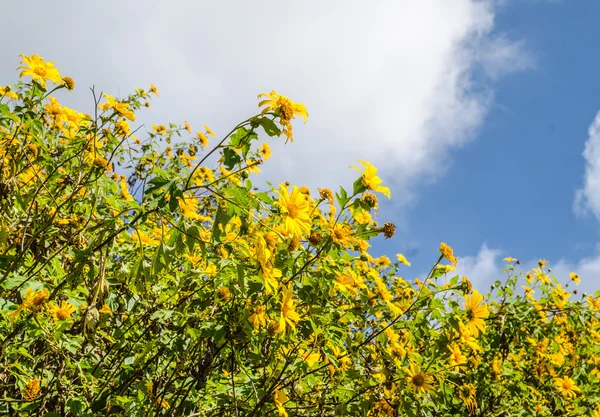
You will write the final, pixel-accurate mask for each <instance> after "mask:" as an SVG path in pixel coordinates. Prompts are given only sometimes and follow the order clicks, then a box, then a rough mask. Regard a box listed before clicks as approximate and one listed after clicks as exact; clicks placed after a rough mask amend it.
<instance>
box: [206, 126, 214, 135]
mask: <svg viewBox="0 0 600 417" xmlns="http://www.w3.org/2000/svg"><path fill="white" fill-rule="evenodd" d="M204 129H206V134H207V135H210V136H216V135H215V132H213V131H212V130H210V127H208V125H204Z"/></svg>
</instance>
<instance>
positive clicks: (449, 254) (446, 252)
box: [439, 242, 458, 266]
mask: <svg viewBox="0 0 600 417" xmlns="http://www.w3.org/2000/svg"><path fill="white" fill-rule="evenodd" d="M439 251H440V252H441V253H442V255H443V256H444V258H446V259H447V260H448V262H452V264H453V265H454V266H456V264H457V263H458V259H457V258H456V257H455V256H454V251H453V250H452V248H451V247H450V246H448V245H446V244H445V243H444V242H442V243H440V249H439Z"/></svg>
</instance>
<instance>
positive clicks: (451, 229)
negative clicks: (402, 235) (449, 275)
mask: <svg viewBox="0 0 600 417" xmlns="http://www.w3.org/2000/svg"><path fill="white" fill-rule="evenodd" d="M598 16H600V3H598V2H595V1H563V2H558V3H551V2H535V3H534V2H531V3H522V2H513V3H509V4H507V5H506V7H504V8H500V9H499V11H498V14H497V15H496V18H497V21H496V28H497V30H499V31H504V32H507V33H510V35H511V36H514V37H516V38H519V39H522V40H524V41H525V43H526V45H527V50H528V53H529V54H531V56H532V57H533V59H534V66H533V68H530V69H526V70H523V71H519V72H517V73H513V74H510V75H509V76H507V77H505V78H503V79H502V80H499V81H498V82H497V83H496V88H495V102H494V105H493V106H492V108H491V110H490V112H489V114H488V116H487V118H486V120H485V122H484V123H483V124H482V126H481V129H480V130H479V132H478V134H477V138H476V140H474V141H473V142H471V143H469V144H468V145H466V146H465V147H464V148H463V149H460V150H458V151H456V152H455V154H454V157H453V161H452V165H451V167H450V169H448V170H447V172H446V173H445V174H444V175H443V176H441V177H440V178H438V179H437V181H436V183H435V184H431V185H428V186H424V187H422V188H421V189H420V193H419V200H418V202H417V203H416V204H414V205H413V206H412V207H411V208H410V209H409V213H408V215H407V217H406V219H405V220H406V221H407V222H408V224H409V230H408V231H407V232H406V233H407V235H408V236H409V237H410V239H409V241H410V242H411V243H410V244H407V245H406V248H407V249H404V248H403V247H402V246H404V245H402V244H400V248H401V250H405V251H406V252H407V253H409V254H412V256H411V257H410V258H411V259H410V260H411V261H412V262H413V267H414V269H415V270H416V271H422V270H425V269H426V268H427V267H428V266H429V265H430V264H431V262H432V261H434V260H435V257H436V254H435V253H434V251H435V249H436V248H437V246H438V245H439V241H440V239H442V240H444V241H446V242H448V243H449V244H451V245H452V246H453V248H454V250H455V252H456V253H457V254H458V255H459V256H460V255H463V256H473V254H476V253H478V251H479V250H480V249H481V246H482V244H484V243H486V244H487V246H488V247H493V248H495V249H499V250H500V251H501V255H502V257H504V256H513V257H516V258H518V259H521V260H524V261H525V260H533V259H537V258H544V259H549V260H550V261H551V264H552V263H556V262H557V261H559V260H563V261H566V262H568V263H571V264H576V263H577V262H578V261H579V260H580V259H582V258H585V257H593V256H595V255H596V254H597V251H596V245H597V242H598V237H599V233H598V232H599V228H598V221H597V220H596V218H595V217H594V216H593V215H588V216H585V217H581V216H576V215H575V213H574V210H573V202H574V196H575V190H576V189H578V188H581V186H582V181H583V175H584V158H583V156H582V152H583V150H584V146H585V142H586V141H587V139H588V127H589V125H590V124H591V122H592V120H593V119H594V116H595V115H596V113H597V111H598V110H599V109H600V84H599V83H598V81H597V80H598V74H599V73H600V58H599V57H598V56H597V55H596V54H595V53H594V52H593V51H594V50H595V46H596V40H597V39H598V38H600V25H598V24H597V18H598ZM392 245H393V244H392V243H391V241H389V242H385V243H382V242H381V241H380V242H378V245H377V248H378V249H379V248H381V249H382V250H384V251H386V252H387V253H388V254H389V255H390V256H392V255H393V254H394V253H395V252H394V251H395V249H396V248H392V247H391V246H392ZM390 249H391V250H390ZM415 249H418V251H416V253H415ZM500 258H501V257H500V254H499V256H498V260H500ZM499 264H500V265H501V262H500V263H499ZM407 275H408V276H410V273H407ZM583 279H584V280H587V281H588V284H589V286H588V285H586V288H588V289H600V276H585V277H583ZM590 281H591V282H590Z"/></svg>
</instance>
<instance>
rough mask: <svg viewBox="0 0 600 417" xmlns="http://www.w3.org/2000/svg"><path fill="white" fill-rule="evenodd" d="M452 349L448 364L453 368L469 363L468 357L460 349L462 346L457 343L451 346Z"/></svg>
mask: <svg viewBox="0 0 600 417" xmlns="http://www.w3.org/2000/svg"><path fill="white" fill-rule="evenodd" d="M449 349H450V358H449V359H448V365H449V366H450V367H451V368H454V367H460V366H461V365H464V364H466V363H467V357H466V356H465V355H463V353H462V352H461V350H460V347H459V346H458V345H456V344H453V345H452V346H450V347H449Z"/></svg>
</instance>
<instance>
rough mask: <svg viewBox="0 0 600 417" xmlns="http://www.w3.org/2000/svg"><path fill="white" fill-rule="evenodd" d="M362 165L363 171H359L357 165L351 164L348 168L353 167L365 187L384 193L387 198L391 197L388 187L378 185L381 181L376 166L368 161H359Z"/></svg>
mask: <svg viewBox="0 0 600 417" xmlns="http://www.w3.org/2000/svg"><path fill="white" fill-rule="evenodd" d="M358 162H360V163H361V164H362V166H363V167H364V169H365V172H364V173H363V172H361V171H360V169H359V168H358V167H355V166H351V167H350V168H354V169H355V170H357V171H358V172H359V173H360V174H361V175H362V183H363V185H364V186H365V187H367V189H369V190H373V191H378V192H380V193H382V194H383V195H385V196H386V197H387V198H391V196H392V194H391V191H390V189H389V188H388V187H383V186H382V185H380V184H381V183H382V182H383V181H382V179H381V178H379V177H378V176H377V168H375V167H374V166H373V165H371V163H370V162H369V161H361V160H359V161H358Z"/></svg>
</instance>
